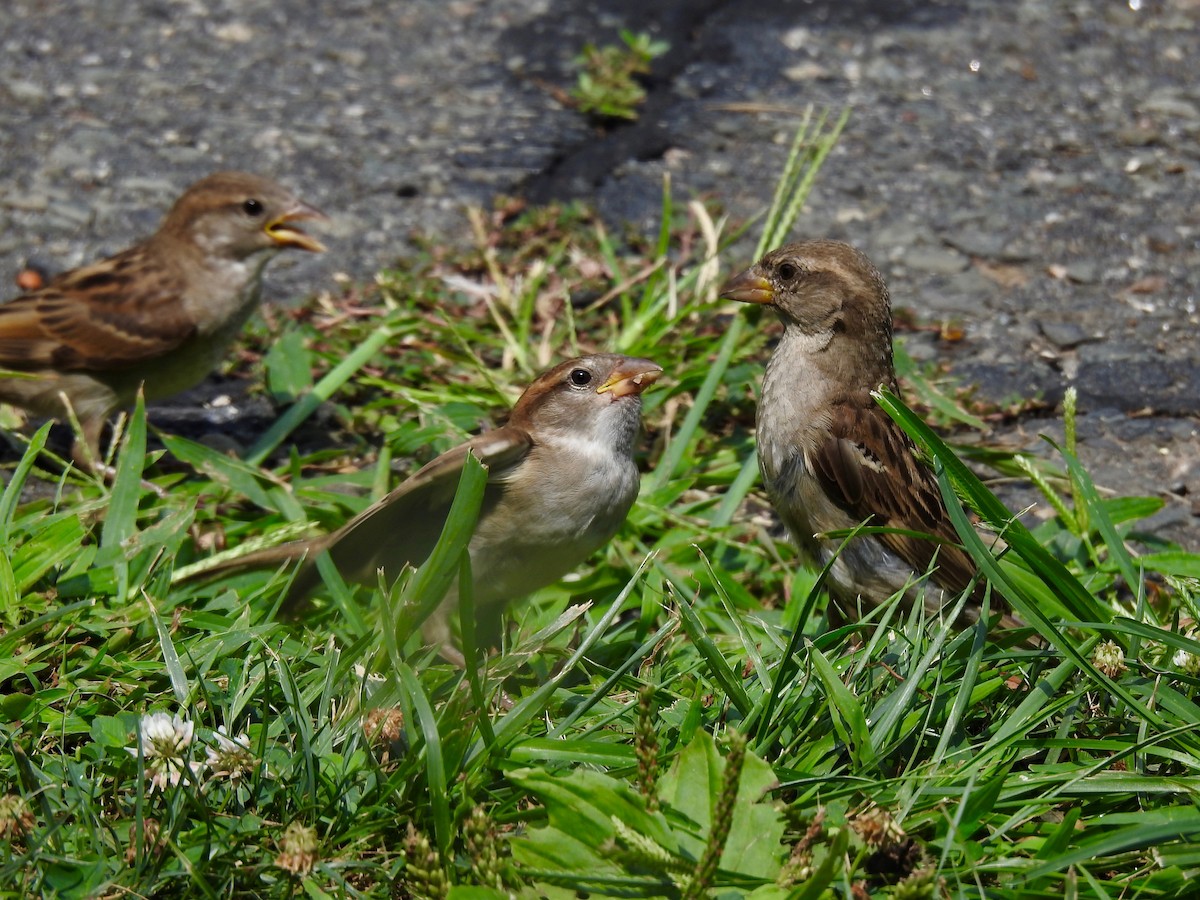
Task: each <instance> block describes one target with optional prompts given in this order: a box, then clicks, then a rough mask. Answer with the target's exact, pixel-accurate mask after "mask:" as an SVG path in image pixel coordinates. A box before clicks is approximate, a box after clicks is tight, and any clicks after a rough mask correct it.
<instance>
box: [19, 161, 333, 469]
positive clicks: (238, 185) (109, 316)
mask: <svg viewBox="0 0 1200 900" xmlns="http://www.w3.org/2000/svg"><path fill="white" fill-rule="evenodd" d="M324 218H325V216H324V214H323V213H321V212H320V211H319V210H317V209H315V208H314V207H312V206H309V205H308V204H306V203H303V202H301V201H300V200H299V199H297V198H296V197H295V196H294V195H293V194H292V193H291V192H289V191H287V190H286V189H284V188H282V187H280V186H279V185H277V184H275V183H274V182H273V181H270V180H268V179H266V178H260V177H258V176H256V175H248V174H246V173H244V172H218V173H216V174H214V175H209V176H208V177H207V178H204V179H202V180H200V181H198V182H196V183H195V184H193V185H192V186H191V187H190V188H188V189H187V191H186V192H185V193H184V194H183V196H182V197H180V198H179V200H177V201H176V203H175V205H174V206H173V207H172V208H171V211H170V212H169V213H167V216H166V218H165V219H164V220H163V223H162V225H161V226H160V227H159V229H158V231H156V232H155V233H154V234H153V235H151V236H150V237H148V238H147V239H146V240H144V241H142V242H141V243H139V244H135V245H134V246H133V247H130V248H129V249H128V250H125V251H124V252H122V253H119V254H117V255H116V256H114V257H111V258H110V259H106V260H103V261H101V262H97V263H93V264H91V265H88V266H84V267H82V268H79V269H75V270H73V271H70V272H67V273H65V274H63V275H60V276H58V277H57V278H55V279H54V280H53V281H51V282H50V283H49V284H47V285H46V286H45V287H43V288H41V289H40V290H37V291H34V292H33V293H30V294H25V295H24V296H21V297H17V298H16V299H14V300H11V301H9V302H7V303H4V304H0V403H9V404H12V405H14V406H20V407H23V408H24V409H26V410H28V411H30V412H32V413H34V414H36V415H42V416H52V417H60V418H61V417H62V416H63V415H64V414H65V413H66V405H65V403H64V400H63V397H64V396H65V398H66V402H69V403H70V406H71V408H72V409H73V410H74V411H75V414H76V416H78V418H79V422H80V425H81V426H82V429H83V440H84V443H85V444H86V450H87V452H88V453H90V458H91V461H93V462H98V461H99V458H100V455H99V442H100V430H101V428H102V427H103V425H104V422H105V420H106V419H107V418H108V416H109V414H110V413H112V412H113V411H114V410H116V409H119V408H121V407H125V406H129V405H130V404H131V403H132V402H133V400H134V398H135V396H136V395H137V391H138V388H139V387H142V386H144V389H145V394H146V399H148V400H151V399H156V398H160V397H166V396H169V395H171V394H174V393H178V392H179V391H182V390H186V389H187V388H189V387H192V386H193V385H195V384H197V383H199V382H200V381H201V380H203V379H204V377H205V376H206V375H208V373H210V372H211V371H212V370H213V369H214V368H216V366H217V365H218V364H219V363H220V361H221V359H222V357H223V356H224V355H225V352H226V350H227V349H228V347H229V345H230V343H232V341H233V339H234V338H235V337H236V336H237V335H238V333H239V332H240V331H241V328H242V325H243V324H245V321H246V319H247V318H248V317H249V316H250V314H251V313H252V312H253V311H254V310H255V308H256V307H257V306H258V302H259V299H260V297H261V291H260V289H261V281H262V271H263V267H264V266H265V265H266V264H267V262H268V261H269V260H270V259H271V257H273V256H274V255H275V254H276V253H278V252H279V251H280V250H283V249H285V248H287V247H295V248H297V249H300V250H309V251H313V252H320V251H322V250H324V249H325V248H324V247H323V246H322V245H321V243H320V242H319V241H317V240H316V239H315V238H313V237H311V236H309V235H307V234H305V233H304V232H303V231H301V230H300V229H299V228H297V227H296V226H295V224H294V223H295V222H297V221H298V220H303V219H324ZM83 449H84V448H81V447H79V445H78V444H77V445H76V451H75V458H76V460H77V461H78V462H81V463H85V462H86V461H87V457H86V456H83V455H82V454H81V452H80V451H81V450H83Z"/></svg>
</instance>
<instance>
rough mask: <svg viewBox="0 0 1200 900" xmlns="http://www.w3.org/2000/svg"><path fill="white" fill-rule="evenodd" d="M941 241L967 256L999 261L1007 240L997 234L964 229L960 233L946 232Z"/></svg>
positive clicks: (975, 229) (979, 229)
mask: <svg viewBox="0 0 1200 900" xmlns="http://www.w3.org/2000/svg"><path fill="white" fill-rule="evenodd" d="M942 240H943V241H945V242H946V243H947V244H949V245H950V246H951V247H953V248H954V249H955V250H961V251H962V252H963V253H965V254H967V255H968V256H980V257H983V258H984V259H1000V258H1001V257H1002V256H1003V254H1004V247H1005V245H1006V244H1007V243H1008V239H1007V238H1006V237H1005V236H1004V235H1003V234H1000V233H998V232H994V231H984V230H983V229H981V228H964V229H962V230H961V231H947V232H946V233H945V234H943V235H942Z"/></svg>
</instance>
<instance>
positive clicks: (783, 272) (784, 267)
mask: <svg viewBox="0 0 1200 900" xmlns="http://www.w3.org/2000/svg"><path fill="white" fill-rule="evenodd" d="M799 274H800V270H799V269H797V268H796V267H795V266H794V265H792V264H791V263H782V264H781V265H780V266H779V277H780V278H782V279H783V280H784V281H791V280H792V279H793V278H795V277H796V276H797V275H799Z"/></svg>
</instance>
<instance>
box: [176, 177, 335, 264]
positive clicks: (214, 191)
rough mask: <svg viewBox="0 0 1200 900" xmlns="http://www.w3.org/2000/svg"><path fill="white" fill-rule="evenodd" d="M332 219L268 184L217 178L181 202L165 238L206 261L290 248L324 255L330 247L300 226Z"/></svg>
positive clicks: (194, 189)
mask: <svg viewBox="0 0 1200 900" xmlns="http://www.w3.org/2000/svg"><path fill="white" fill-rule="evenodd" d="M327 218H328V217H327V216H326V215H325V214H324V213H322V212H321V211H320V210H319V209H317V208H316V207H313V206H309V205H308V204H307V203H304V202H303V201H301V200H300V199H299V198H298V197H296V196H295V195H294V194H293V193H291V191H289V190H287V189H286V188H284V187H282V186H280V185H278V184H276V183H275V182H273V181H271V180H270V179H268V178H261V177H259V176H258V175H250V174H248V173H246V172H217V173H215V174H213V175H209V176H208V177H207V178H203V179H201V180H200V181H197V182H196V183H195V184H193V185H192V186H191V187H190V188H188V189H187V191H186V192H184V194H183V196H182V197H180V198H179V199H178V200H177V201H175V205H174V206H173V207H171V211H170V212H169V213H167V217H166V219H165V220H163V224H162V227H161V228H160V229H159V234H160V235H162V234H166V235H170V236H171V237H174V238H182V239H184V240H187V241H189V242H191V243H194V244H195V245H196V246H197V247H198V248H199V249H200V250H201V251H202V252H203V253H205V254H206V255H209V256H216V257H219V258H225V259H234V260H243V259H246V258H248V257H251V256H254V255H256V254H259V253H263V252H264V251H267V252H274V251H278V250H282V249H285V248H287V247H295V248H297V249H299V250H308V251H311V252H313V253H320V252H322V251H323V250H324V249H325V247H324V245H323V244H322V243H321V242H320V241H318V240H317V239H316V238H314V237H312V236H310V235H308V234H306V233H305V232H304V231H302V230H301V229H300V228H299V227H297V225H296V222H299V221H303V220H305V219H317V220H324V219H327Z"/></svg>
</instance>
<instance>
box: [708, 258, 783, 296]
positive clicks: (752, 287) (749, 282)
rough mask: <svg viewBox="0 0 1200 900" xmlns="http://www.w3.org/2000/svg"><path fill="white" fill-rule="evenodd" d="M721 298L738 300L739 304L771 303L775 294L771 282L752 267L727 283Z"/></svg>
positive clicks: (722, 289)
mask: <svg viewBox="0 0 1200 900" xmlns="http://www.w3.org/2000/svg"><path fill="white" fill-rule="evenodd" d="M720 296H721V299H722V300H737V301H738V302H739V303H770V302H771V301H772V300H774V299H775V292H774V291H773V290H772V289H771V282H769V281H767V279H765V278H763V277H762V276H761V275H759V274H758V273H757V272H756V271H755V267H754V266H751V267H750V268H749V269H747V270H746V271H745V272H742V273H741V274H740V275H734V276H733V277H732V278H730V279H729V280H728V281H727V282H725V286H724V287H722V288H721V294H720Z"/></svg>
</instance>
